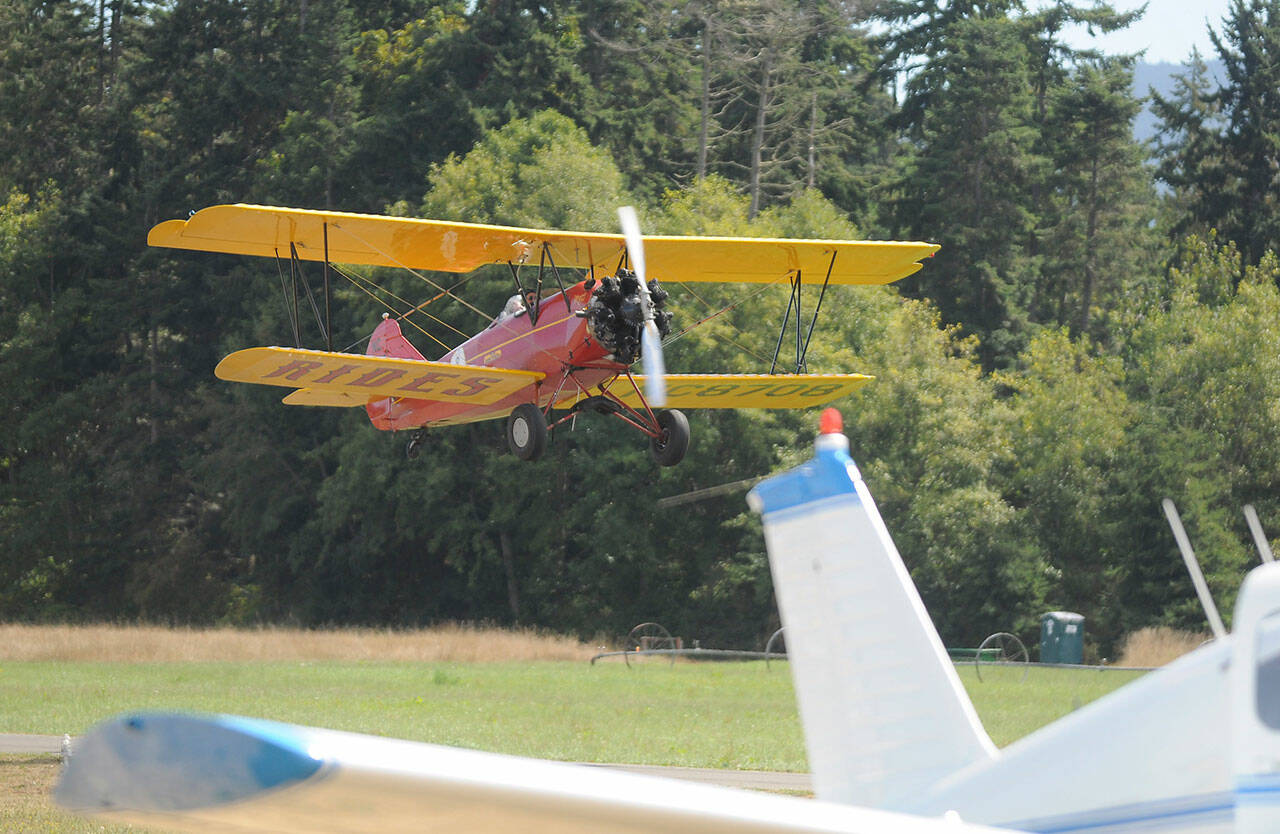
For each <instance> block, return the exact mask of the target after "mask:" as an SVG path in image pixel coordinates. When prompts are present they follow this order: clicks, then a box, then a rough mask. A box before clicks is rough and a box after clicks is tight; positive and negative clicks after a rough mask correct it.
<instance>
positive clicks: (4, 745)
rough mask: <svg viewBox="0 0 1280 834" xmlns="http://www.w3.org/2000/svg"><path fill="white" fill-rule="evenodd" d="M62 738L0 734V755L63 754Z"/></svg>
mask: <svg viewBox="0 0 1280 834" xmlns="http://www.w3.org/2000/svg"><path fill="white" fill-rule="evenodd" d="M61 752H62V736H31V735H24V734H22V733H0V753H61Z"/></svg>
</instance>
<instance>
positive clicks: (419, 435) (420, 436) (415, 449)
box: [404, 426, 427, 460]
mask: <svg viewBox="0 0 1280 834" xmlns="http://www.w3.org/2000/svg"><path fill="white" fill-rule="evenodd" d="M426 439H427V429H426V427H425V426H424V427H423V428H420V429H418V430H417V431H415V432H414V433H413V437H411V438H409V442H408V443H407V444H406V445H405V447H404V456H405V457H407V458H408V459H409V460H417V459H418V455H420V454H422V441H424V440H426Z"/></svg>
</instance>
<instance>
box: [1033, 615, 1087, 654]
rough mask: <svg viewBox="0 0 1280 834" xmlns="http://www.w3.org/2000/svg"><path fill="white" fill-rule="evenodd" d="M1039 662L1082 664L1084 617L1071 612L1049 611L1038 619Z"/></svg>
mask: <svg viewBox="0 0 1280 834" xmlns="http://www.w3.org/2000/svg"><path fill="white" fill-rule="evenodd" d="M1040 662H1041V663H1083V662H1084V617H1083V616H1082V615H1080V614H1076V613H1074V612H1072V611H1050V612H1049V613H1048V614H1045V615H1044V616H1043V617H1041V618H1040Z"/></svg>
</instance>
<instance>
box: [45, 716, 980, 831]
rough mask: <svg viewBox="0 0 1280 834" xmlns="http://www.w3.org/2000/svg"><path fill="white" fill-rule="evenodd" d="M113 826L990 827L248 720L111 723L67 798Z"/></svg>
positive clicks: (100, 731)
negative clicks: (123, 824) (122, 823)
mask: <svg viewBox="0 0 1280 834" xmlns="http://www.w3.org/2000/svg"><path fill="white" fill-rule="evenodd" d="M55 798H56V799H57V801H58V802H59V803H60V804H61V805H63V806H64V807H67V808H69V809H71V810H74V811H78V812H81V813H88V814H94V815H96V816H98V817H100V818H102V819H104V820H109V821H113V822H128V823H137V824H143V825H155V826H161V827H164V828H165V829H167V830H175V831H192V832H237V833H238V834H243V832H277V834H289V833H290V832H307V834H326V833H327V832H334V833H335V834H336V832H343V833H344V834H360V832H379V834H382V832H387V831H421V832H452V833H453V834H469V833H470V832H500V831H501V832H513V833H514V834H541V832H556V834H579V832H581V834H588V833H590V834H638V832H685V833H686V834H703V832H705V833H706V834H729V832H737V833H738V834H743V832H745V834H792V833H793V832H797V833H798V832H865V833H866V834H878V833H879V832H885V833H886V834H887V832H893V834H981V832H994V831H995V830H996V829H990V828H984V827H979V826H971V825H967V824H965V823H963V822H961V821H959V820H958V819H956V818H955V817H954V816H951V817H946V818H928V817H916V816H909V815H905V814H898V813H892V812H887V811H877V810H868V809H860V808H853V807H849V806H843V805H836V804H833V803H828V802H821V801H815V800H810V799H801V798H795V797H786V796H775V795H771V794H763V793H753V792H748V791H740V790H734V789H730V788H719V787H714V786H707V785H699V784H694V783H687V782H678V781H675V780H670V779H661V778H655V777H650V776H639V775H635V774H630V773H621V772H612V771H606V770H602V769H600V768H592V767H583V766H579V765H571V764H562V763H556V762H546V761H540V760H536V759H524V758H517V757H514V756H505V755H499V754H495V753H482V752H476V751H471V750H460V749H456V748H451V747H441V746H437V745H430V744H422V743H418V742H409V741H398V740H392V739H386V738H379V737H375V736H364V735H357V734H353V733H343V732H337V731H333V730H319V729H312V728H308V727H299V726H294V725H290V724H279V723H275V722H270V721H261V720H257V719H250V718H239V717H235V716H226V715H215V716H199V715H188V714H180V713H152V714H139V715H131V716H124V717H121V718H117V719H114V720H111V721H108V722H106V723H104V724H102V725H99V726H98V727H96V728H95V729H94V730H92V731H91V732H90V733H89V734H87V735H86V736H85V737H84V738H83V739H81V740H80V741H79V742H78V743H77V744H76V747H75V749H74V752H73V755H72V757H71V760H70V762H69V764H68V766H67V768H66V770H65V771H64V773H63V777H62V779H61V781H60V783H59V784H58V787H57V790H56V792H55Z"/></svg>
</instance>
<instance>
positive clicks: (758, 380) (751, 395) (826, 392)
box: [556, 374, 874, 408]
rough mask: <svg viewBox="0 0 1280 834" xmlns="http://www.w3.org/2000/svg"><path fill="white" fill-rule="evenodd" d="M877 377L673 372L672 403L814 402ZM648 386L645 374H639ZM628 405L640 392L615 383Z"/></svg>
mask: <svg viewBox="0 0 1280 834" xmlns="http://www.w3.org/2000/svg"><path fill="white" fill-rule="evenodd" d="M872 379H874V377H870V376H866V375H865V374H798V375H785V376H779V375H773V374H668V375H667V407H669V408H809V407H810V406H815V405H824V404H826V403H829V402H831V401H832V400H838V399H840V398H841V397H843V396H845V395H846V394H849V393H851V392H852V391H855V390H857V389H858V388H860V387H861V386H862V385H864V384H866V383H867V382H869V381H870V380H872ZM635 380H636V385H638V386H639V387H640V389H641V390H644V377H641V376H638V377H635ZM610 390H611V391H612V392H613V393H614V394H616V395H617V396H618V397H619V398H621V399H622V401H623V402H625V403H627V405H631V406H635V407H639V406H640V398H639V397H638V396H637V395H636V392H635V390H634V389H632V387H631V386H630V385H628V384H627V383H626V381H625V380H622V379H619V380H618V381H617V382H615V383H614V384H613V387H612V388H611V389H610ZM585 396H587V394H585V393H574V394H571V395H570V396H568V397H565V398H564V399H561V400H560V401H559V402H557V403H556V407H557V408H566V407H568V406H570V405H572V404H573V403H574V402H575V401H577V400H579V399H582V398H583V397H585Z"/></svg>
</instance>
